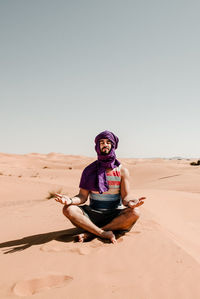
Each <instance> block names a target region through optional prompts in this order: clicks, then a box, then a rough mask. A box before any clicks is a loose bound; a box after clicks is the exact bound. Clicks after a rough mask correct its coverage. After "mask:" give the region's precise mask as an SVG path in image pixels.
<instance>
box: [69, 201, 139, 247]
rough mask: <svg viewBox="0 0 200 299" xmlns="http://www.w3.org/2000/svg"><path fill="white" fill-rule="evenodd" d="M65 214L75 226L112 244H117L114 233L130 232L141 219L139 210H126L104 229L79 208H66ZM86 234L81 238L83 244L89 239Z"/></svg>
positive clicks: (72, 206)
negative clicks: (120, 231) (118, 231)
mask: <svg viewBox="0 0 200 299" xmlns="http://www.w3.org/2000/svg"><path fill="white" fill-rule="evenodd" d="M63 214H64V215H65V216H66V217H67V218H68V219H69V220H70V221H71V222H72V224H73V225H75V226H77V227H80V228H83V229H84V230H86V231H87V232H89V233H91V234H94V235H96V236H99V237H101V238H105V239H109V240H110V241H111V242H112V243H115V242H116V238H115V235H114V233H113V231H115V230H128V229H130V228H131V227H132V225H133V224H134V223H135V222H136V221H137V220H138V218H139V209H138V208H135V209H131V208H126V209H124V210H122V212H121V213H120V215H119V216H117V217H116V218H114V219H113V220H112V221H111V222H110V223H108V224H106V225H105V226H103V227H102V228H99V227H98V226H97V225H95V224H94V223H93V222H92V221H91V220H90V219H89V218H88V217H87V216H85V215H84V214H83V211H82V210H81V209H80V208H79V207H78V206H74V205H71V206H64V208H63ZM87 235H88V234H87V233H86V234H81V235H80V236H79V241H81V242H83V241H84V240H85V239H86V238H87Z"/></svg>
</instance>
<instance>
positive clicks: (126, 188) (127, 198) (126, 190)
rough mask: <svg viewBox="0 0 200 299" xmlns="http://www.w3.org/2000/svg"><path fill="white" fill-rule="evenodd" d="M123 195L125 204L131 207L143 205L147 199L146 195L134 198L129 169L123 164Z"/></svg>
mask: <svg viewBox="0 0 200 299" xmlns="http://www.w3.org/2000/svg"><path fill="white" fill-rule="evenodd" d="M121 197H122V203H123V205H124V206H127V207H129V208H136V207H139V206H141V205H142V204H143V203H144V199H145V197H140V198H139V199H133V198H132V196H131V195H130V185H129V171H128V169H127V168H124V167H123V166H122V167H121Z"/></svg>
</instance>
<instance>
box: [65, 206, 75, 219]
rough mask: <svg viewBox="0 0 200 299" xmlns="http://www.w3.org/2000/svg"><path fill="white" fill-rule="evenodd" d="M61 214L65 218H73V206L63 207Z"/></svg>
mask: <svg viewBox="0 0 200 299" xmlns="http://www.w3.org/2000/svg"><path fill="white" fill-rule="evenodd" d="M63 214H64V215H65V216H66V217H67V218H71V217H72V216H73V206H64V207H63Z"/></svg>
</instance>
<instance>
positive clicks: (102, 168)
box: [79, 131, 120, 193]
mask: <svg viewBox="0 0 200 299" xmlns="http://www.w3.org/2000/svg"><path fill="white" fill-rule="evenodd" d="M101 139H109V140H110V141H111V143H112V147H111V150H110V152H109V153H108V154H107V155H102V153H101V151H100V140H101ZM118 142H119V139H118V137H117V136H115V134H113V133H112V132H110V131H104V132H101V133H100V134H99V135H97V136H96V138H95V150H96V152H97V157H98V160H96V161H94V162H93V163H91V164H90V165H88V166H87V167H86V168H85V169H84V170H83V173H82V176H81V181H80V185H79V187H80V188H83V189H86V190H89V191H99V193H103V192H105V191H107V190H108V182H107V179H106V169H108V168H111V169H113V168H115V167H117V166H119V165H120V162H119V161H118V160H117V159H116V155H115V149H117V146H118Z"/></svg>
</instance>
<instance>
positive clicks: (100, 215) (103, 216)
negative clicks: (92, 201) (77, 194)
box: [78, 205, 124, 227]
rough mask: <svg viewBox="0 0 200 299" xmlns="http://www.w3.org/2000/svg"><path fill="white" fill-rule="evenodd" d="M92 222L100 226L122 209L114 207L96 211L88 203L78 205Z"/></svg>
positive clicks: (109, 220)
mask: <svg viewBox="0 0 200 299" xmlns="http://www.w3.org/2000/svg"><path fill="white" fill-rule="evenodd" d="M78 207H79V208H80V209H81V210H82V211H83V213H84V215H85V216H87V217H88V218H89V219H90V220H91V221H92V222H93V223H94V224H96V225H97V226H98V227H102V226H104V225H106V224H108V223H110V222H111V221H112V220H113V219H114V218H115V217H117V216H119V215H120V213H121V212H122V211H123V210H124V209H114V210H110V211H98V210H94V209H92V208H91V207H90V206H88V205H83V206H78Z"/></svg>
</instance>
